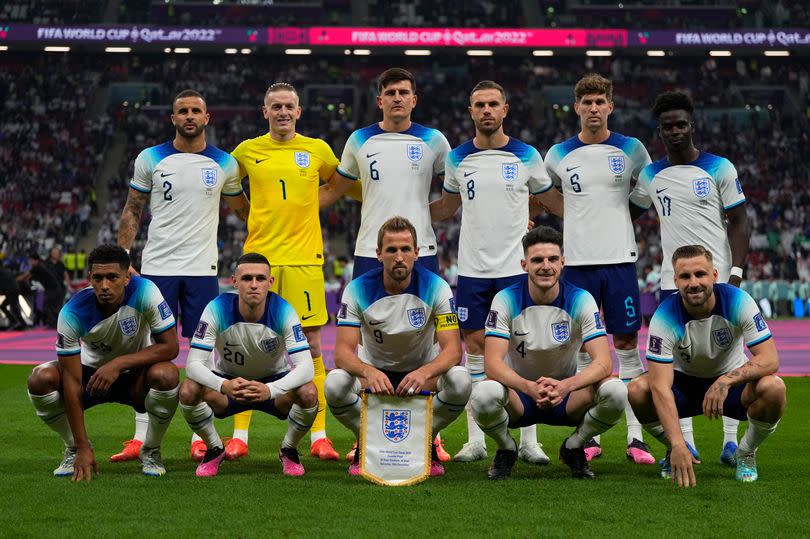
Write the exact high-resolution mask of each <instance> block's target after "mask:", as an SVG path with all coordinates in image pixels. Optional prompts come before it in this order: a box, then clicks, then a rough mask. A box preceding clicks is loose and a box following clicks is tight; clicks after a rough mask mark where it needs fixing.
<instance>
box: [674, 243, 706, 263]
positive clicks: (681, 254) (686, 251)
mask: <svg viewBox="0 0 810 539" xmlns="http://www.w3.org/2000/svg"><path fill="white" fill-rule="evenodd" d="M698 256H705V257H706V260H708V261H709V262H713V261H714V258H713V257H712V253H711V252H710V251H709V250H708V249H706V248H705V247H704V246H702V245H682V246H681V247H678V248H677V249H675V252H674V253H672V266H673V267H674V266H675V261H677V260H680V259H681V258H695V257H698Z"/></svg>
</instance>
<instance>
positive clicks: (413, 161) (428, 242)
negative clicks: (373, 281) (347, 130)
mask: <svg viewBox="0 0 810 539" xmlns="http://www.w3.org/2000/svg"><path fill="white" fill-rule="evenodd" d="M449 151H450V144H449V143H448V142H447V139H446V138H445V137H444V135H442V134H441V133H440V132H439V131H437V130H435V129H431V128H429V127H424V126H422V125H419V124H417V123H411V127H410V128H408V130H407V131H403V132H401V133H391V132H388V131H383V130H382V128H381V127H380V126H379V124H373V125H370V126H368V127H364V128H363V129H358V130H357V131H355V132H354V133H352V134H351V136H350V137H349V140H348V141H346V147H345V148H344V149H343V155H342V156H341V157H340V166H338V172H339V173H340V174H341V175H342V176H344V177H346V178H349V179H353V180H356V179H358V178H360V179H361V181H362V186H363V205H362V207H361V209H360V230H359V231H358V233H357V243H356V246H355V249H354V254H355V256H365V257H371V258H376V257H377V232H378V231H379V230H380V227H381V226H382V225H383V223H384V222H385V221H387V220H388V219H390V218H391V217H393V216H395V215H399V216H401V217H405V218H406V219H408V220H409V221H410V222H411V223H412V224H413V226H414V228H415V229H416V235H417V239H418V242H419V255H420V256H431V255H435V254H436V234H435V233H434V232H433V226H432V225H431V221H430V209H429V208H428V203H429V202H430V184H431V182H432V181H433V176H434V175H440V174H444V160H445V157H446V156H447V152H449Z"/></svg>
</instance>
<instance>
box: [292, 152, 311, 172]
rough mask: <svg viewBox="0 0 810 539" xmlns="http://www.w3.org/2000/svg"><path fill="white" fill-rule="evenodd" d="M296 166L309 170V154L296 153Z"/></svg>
mask: <svg viewBox="0 0 810 539" xmlns="http://www.w3.org/2000/svg"><path fill="white" fill-rule="evenodd" d="M295 164H296V165H298V167H299V168H307V167H308V166H309V152H295Z"/></svg>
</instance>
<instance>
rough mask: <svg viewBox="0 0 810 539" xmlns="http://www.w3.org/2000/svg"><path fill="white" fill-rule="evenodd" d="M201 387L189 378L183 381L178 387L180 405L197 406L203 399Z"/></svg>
mask: <svg viewBox="0 0 810 539" xmlns="http://www.w3.org/2000/svg"><path fill="white" fill-rule="evenodd" d="M203 389H204V388H203V386H201V385H200V384H198V383H197V382H195V381H194V380H192V379H190V378H186V379H185V380H183V383H182V384H181V385H180V404H182V405H184V406H193V405H195V404H199V403H200V402H202V399H203Z"/></svg>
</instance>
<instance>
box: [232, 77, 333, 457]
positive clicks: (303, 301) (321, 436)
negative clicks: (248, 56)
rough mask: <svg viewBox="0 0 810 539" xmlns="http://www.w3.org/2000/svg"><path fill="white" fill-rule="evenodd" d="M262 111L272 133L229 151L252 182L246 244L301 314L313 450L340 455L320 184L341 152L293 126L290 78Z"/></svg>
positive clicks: (296, 114) (270, 92)
mask: <svg viewBox="0 0 810 539" xmlns="http://www.w3.org/2000/svg"><path fill="white" fill-rule="evenodd" d="M262 114H263V115H264V118H265V119H266V120H267V123H268V133H267V134H265V135H262V136H260V137H257V138H253V139H249V140H246V141H244V142H242V143H241V144H239V146H237V147H236V149H235V150H234V151H233V153H232V155H233V156H234V157H235V158H236V160H237V161H238V162H239V173H240V175H241V176H245V175H246V176H247V177H248V180H249V182H250V197H251V199H252V203H251V207H252V210H251V212H250V219H249V220H248V236H247V240H246V241H245V247H244V252H255V253H259V254H262V255H264V256H265V257H266V258H267V260H269V261H270V264H271V274H272V276H273V285H272V290H273V292H275V293H277V294H278V295H280V296H281V297H282V298H284V300H286V301H287V302H288V303H289V304H290V305H292V306H293V308H294V309H295V311H296V312H297V313H298V316H299V318H300V319H301V325H302V326H303V328H304V334H305V335H306V336H307V341H308V342H309V347H310V351H311V354H312V361H313V364H314V368H315V378H314V382H315V386H316V387H317V388H318V403H319V404H318V407H319V411H318V417H317V418H316V419H315V423H314V424H313V426H312V432H311V442H312V443H311V446H310V454H311V455H312V456H314V457H318V458H320V459H324V460H337V459H338V458H339V455H338V454H337V452H336V451H335V450H334V448H333V447H332V441H331V440H330V439H329V438H327V437H326V405H325V404H324V403H325V399H324V396H323V381H324V379H325V378H326V369H325V368H324V365H323V358H322V356H321V326H323V325H324V324H325V323H326V322H327V321H328V320H329V313H328V312H327V310H326V292H325V289H324V278H323V263H324V256H323V236H322V235H321V222H320V218H319V216H318V185H319V183H320V180H324V181H326V180H328V179H329V178H330V177H331V176H332V174H333V173H334V172H335V169H336V168H337V164H338V160H337V157H335V154H334V153H332V150H331V148H329V145H328V144H326V142H324V141H323V140H321V139H316V138H309V137H305V136H303V135H301V134H299V133H296V131H295V125H296V122H297V121H298V119H299V118H300V117H301V105H300V102H299V99H298V92H296V90H295V88H294V87H293V86H292V85H290V84H287V83H283V82H282V83H276V84H273V85H271V86H270V87H269V88H268V89H267V92H266V93H265V95H264V106H262ZM247 414H250V412H247ZM239 417H240V416H237V418H239ZM243 417H244V418H245V419H244V420H243V425H240V427H239V429H240V430H241V431H242V432H241V433H240V435H242V436H244V440H245V442H247V428H248V425H249V424H250V415H245V416H243ZM245 450H247V446H245Z"/></svg>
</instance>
